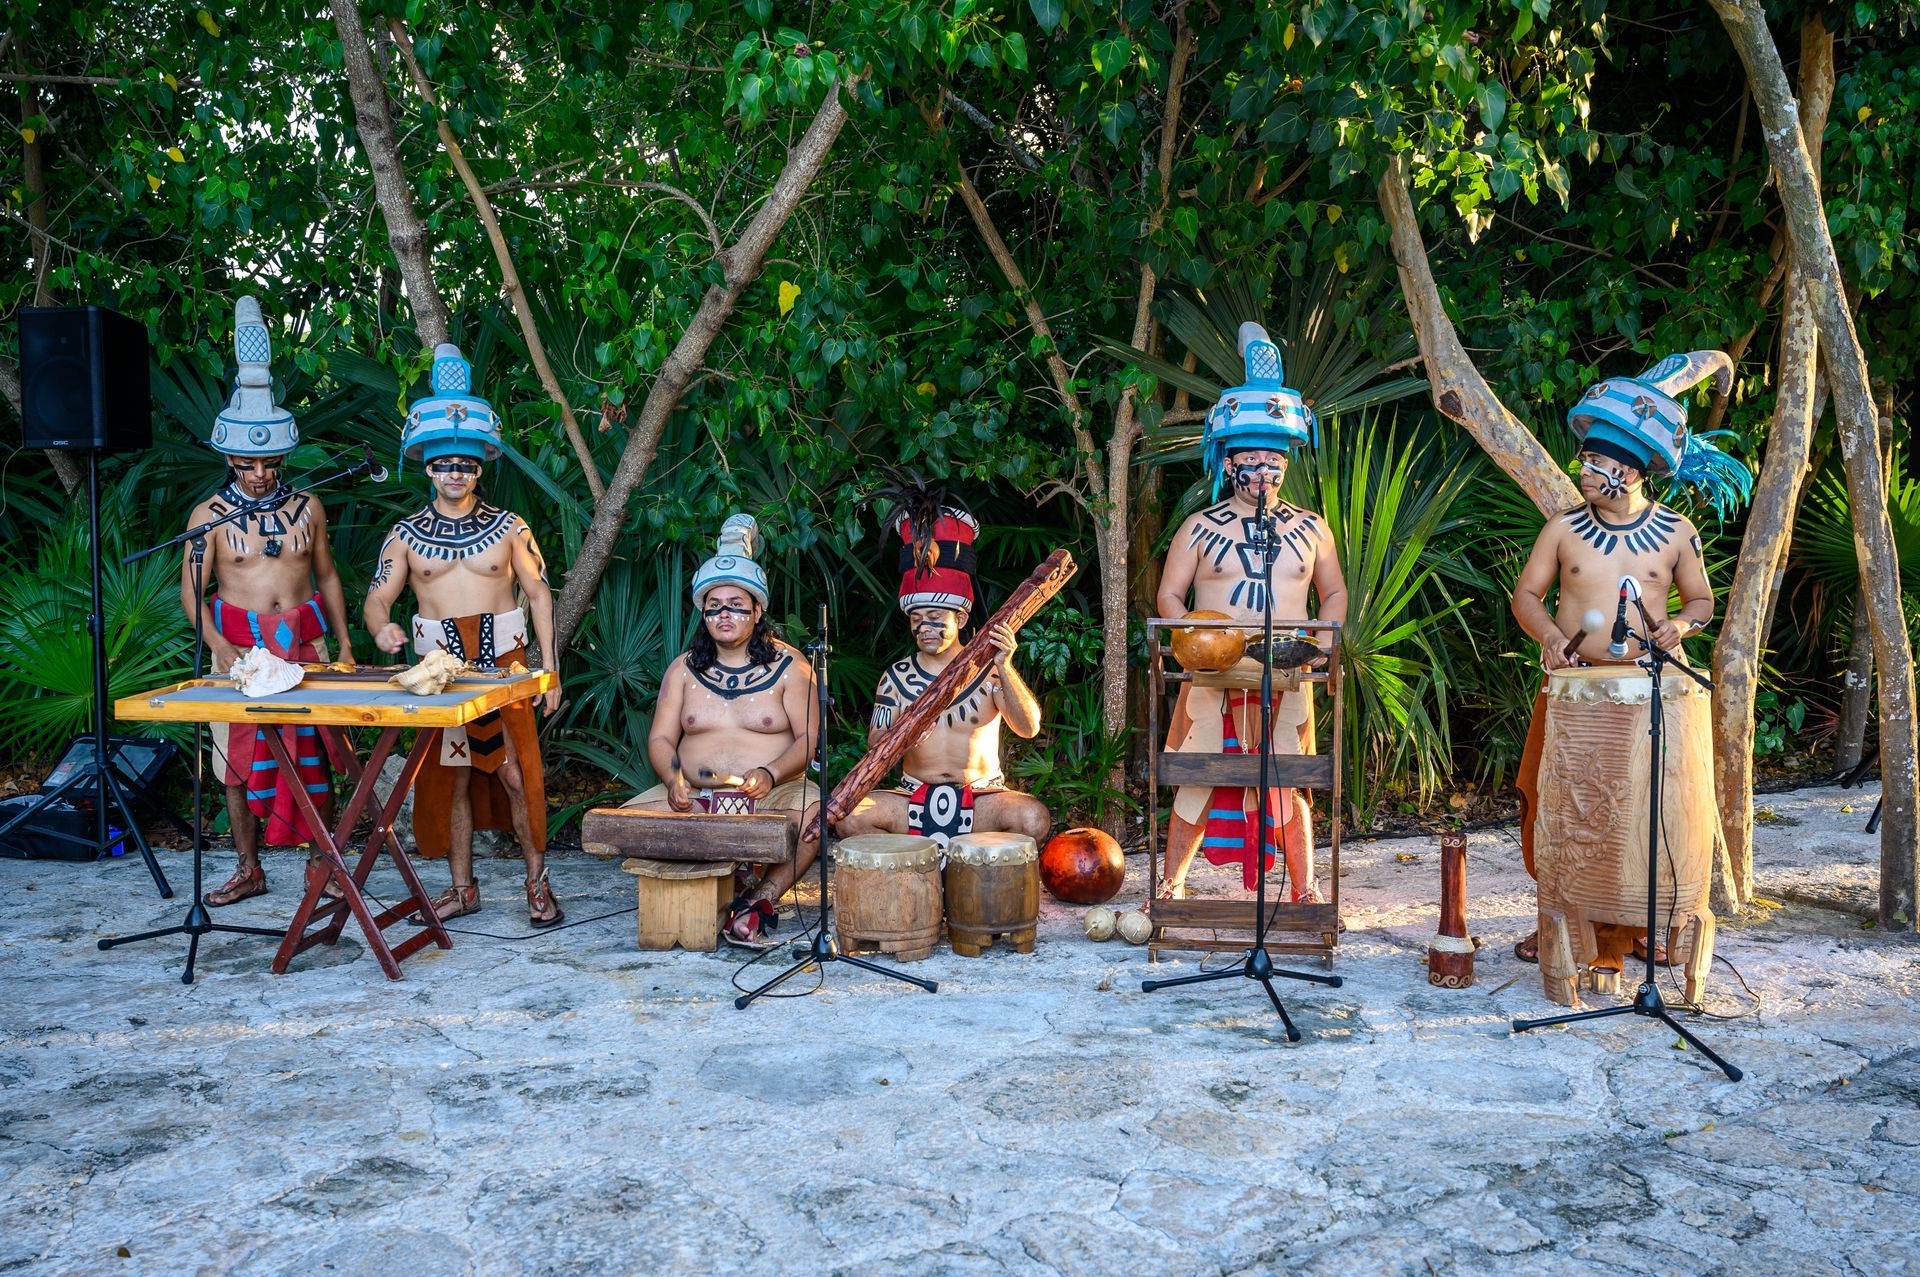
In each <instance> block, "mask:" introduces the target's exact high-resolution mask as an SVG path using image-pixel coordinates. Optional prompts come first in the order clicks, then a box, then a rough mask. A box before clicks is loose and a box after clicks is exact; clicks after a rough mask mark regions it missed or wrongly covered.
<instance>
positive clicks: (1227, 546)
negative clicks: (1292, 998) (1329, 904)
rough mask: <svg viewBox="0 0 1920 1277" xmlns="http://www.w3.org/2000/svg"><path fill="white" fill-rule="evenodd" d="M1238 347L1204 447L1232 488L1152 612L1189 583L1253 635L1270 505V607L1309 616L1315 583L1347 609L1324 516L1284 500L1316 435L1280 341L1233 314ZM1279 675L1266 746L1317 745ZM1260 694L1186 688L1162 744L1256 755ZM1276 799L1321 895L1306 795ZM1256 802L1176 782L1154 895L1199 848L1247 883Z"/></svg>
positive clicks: (1278, 614)
mask: <svg viewBox="0 0 1920 1277" xmlns="http://www.w3.org/2000/svg"><path fill="white" fill-rule="evenodd" d="M1240 348H1241V353H1242V355H1243V356H1244V357H1245V358H1246V361H1247V381H1246V384H1245V385H1243V386H1237V387H1234V388H1233V389H1231V390H1228V391H1227V392H1226V393H1225V394H1223V395H1222V396H1221V397H1220V401H1219V402H1218V403H1217V404H1215V405H1214V406H1213V408H1212V409H1211V410H1210V411H1209V412H1208V414H1207V425H1206V433H1205V436H1204V442H1203V444H1202V453H1203V456H1202V460H1203V463H1204V464H1205V466H1206V470H1207V473H1208V474H1209V475H1211V476H1212V477H1213V484H1214V488H1213V490H1214V496H1215V497H1216V498H1218V497H1219V495H1220V490H1221V485H1222V482H1223V481H1228V482H1230V483H1231V492H1230V495H1229V496H1228V498H1227V499H1226V500H1225V501H1218V500H1216V502H1215V504H1213V505H1211V506H1208V507H1207V508H1206V509H1204V510H1202V511H1200V512H1199V513H1198V514H1196V515H1194V516H1193V517H1192V518H1190V519H1188V520H1187V521H1186V522H1185V523H1183V524H1181V525H1180V530H1179V531H1178V532H1176V533H1175V534H1174V538H1173V545H1172V548H1171V549H1169V550H1168V552H1167V561H1166V565H1165V566H1164V567H1163V568H1162V569H1161V574H1160V587H1159V589H1158V590H1157V591H1156V593H1155V604H1156V606H1157V607H1158V609H1159V612H1160V615H1162V616H1168V617H1177V616H1181V615H1184V614H1185V612H1186V611H1187V593H1188V591H1189V590H1191V591H1192V593H1193V606H1194V608H1195V609H1205V610H1210V611H1216V612H1223V613H1225V614H1227V615H1228V616H1231V617H1233V618H1235V619H1237V620H1241V621H1245V622H1248V623H1249V627H1250V630H1251V632H1252V635H1253V636H1254V637H1257V635H1258V629H1257V627H1258V626H1259V624H1260V622H1261V620H1262V618H1263V608H1264V606H1265V603H1266V597H1265V596H1266V586H1265V584H1264V582H1263V576H1264V573H1263V570H1262V569H1263V568H1264V566H1265V564H1264V560H1263V556H1262V552H1261V550H1260V548H1259V547H1258V546H1257V545H1256V544H1255V529H1256V527H1257V525H1258V521H1259V516H1260V514H1261V513H1262V512H1263V511H1270V512H1271V513H1272V516H1273V527H1274V532H1275V536H1276V538H1277V540H1278V545H1279V548H1278V557H1276V558H1275V559H1274V563H1273V616H1274V617H1275V618H1276V619H1277V620H1288V619H1307V618H1309V617H1310V616H1312V615H1313V614H1312V613H1311V612H1310V611H1309V601H1310V595H1311V594H1317V595H1318V596H1319V602H1320V608H1319V613H1318V616H1319V619H1321V620H1329V621H1342V620H1345V619H1346V615H1347V585H1346V580H1345V578H1344V577H1343V576H1342V575H1341V573H1340V561H1339V557H1338V555H1337V553H1336V551H1335V547H1334V543H1333V538H1332V536H1331V535H1330V534H1329V533H1328V531H1327V525H1326V521H1325V520H1323V519H1322V518H1321V517H1320V516H1319V515H1318V514H1315V513H1314V512H1313V511H1311V510H1305V509H1302V508H1301V507H1299V506H1296V505H1293V504H1291V503H1289V502H1287V501H1283V500H1281V498H1280V485H1281V482H1282V480H1284V479H1285V478H1286V474H1287V461H1288V457H1289V454H1290V452H1291V450H1292V449H1294V448H1298V447H1302V446H1304V445H1306V444H1308V443H1310V442H1312V441H1314V440H1315V439H1316V437H1317V434H1318V431H1317V428H1316V424H1315V422H1314V418H1313V412H1312V410H1311V409H1310V408H1308V407H1307V405H1306V403H1305V401H1304V400H1302V399H1301V397H1300V394H1299V392H1298V391H1295V390H1291V389H1289V388H1288V387H1287V386H1286V385H1285V384H1284V376H1285V374H1284V369H1283V367H1282V365H1281V361H1280V351H1279V348H1278V347H1277V346H1275V345H1274V344H1273V342H1272V341H1271V340H1270V339H1269V338H1268V337H1267V334H1266V331H1265V330H1264V329H1262V328H1261V327H1260V326H1259V325H1258V324H1243V325H1241V329H1240ZM1277 636H1278V632H1277V631H1276V637H1277ZM1282 681H1283V680H1282V679H1281V678H1279V677H1278V676H1276V679H1275V691H1276V695H1275V698H1274V702H1275V703H1274V706H1273V748H1274V752H1275V753H1281V754H1310V753H1312V752H1313V749H1314V739H1313V705H1312V700H1311V696H1310V685H1307V684H1300V685H1299V686H1298V687H1297V689H1296V690H1292V691H1286V692H1281V691H1280V690H1279V689H1280V686H1281V683H1282ZM1259 702H1260V695H1259V693H1258V692H1257V691H1253V692H1237V691H1236V692H1227V691H1223V690H1222V689H1220V688H1208V687H1194V686H1192V685H1191V684H1189V685H1185V686H1182V687H1181V689H1180V697H1179V700H1178V701H1177V702H1175V704H1174V710H1173V722H1172V725H1171V727H1170V730H1169V731H1168V733H1167V748H1168V749H1170V750H1175V751H1181V752H1188V753H1197V754H1218V753H1221V752H1230V753H1231V752H1240V753H1252V752H1255V751H1257V750H1258V749H1259V747H1260V745H1259V735H1260V717H1261V715H1260V704H1259ZM1278 797H1279V801H1271V800H1270V803H1269V806H1268V810H1267V824H1268V829H1269V831H1270V832H1269V833H1268V837H1269V838H1271V839H1272V840H1273V842H1277V843H1278V844H1279V845H1280V847H1281V849H1282V851H1283V852H1284V854H1285V856H1286V861H1287V877H1288V879H1289V880H1290V887H1291V893H1292V897H1293V899H1295V900H1301V901H1314V900H1318V899H1319V898H1320V897H1319V893H1318V891H1317V890H1316V889H1315V887H1314V877H1313V830H1312V824H1311V816H1310V814H1309V810H1308V806H1307V800H1306V796H1305V795H1304V794H1302V793H1300V792H1298V791H1284V792H1283V794H1282V795H1280V796H1278ZM1257 806H1258V801H1257V798H1256V796H1255V793H1254V791H1253V790H1250V789H1224V788H1222V789H1210V788H1208V787H1206V786H1200V785H1185V786H1182V787H1180V788H1179V789H1178V790H1176V791H1175V794H1174V802H1173V816H1172V820H1171V822H1170V823H1169V826H1168V829H1167V859H1166V879H1165V881H1164V882H1163V883H1162V884H1161V893H1162V895H1163V896H1166V897H1169V898H1172V899H1179V898H1181V897H1183V896H1184V895H1185V893H1186V881H1187V872H1188V870H1189V869H1190V868H1191V867H1192V864H1193V858H1194V856H1195V855H1196V854H1197V853H1198V852H1200V851H1201V850H1203V849H1204V850H1205V851H1206V853H1207V859H1208V860H1209V861H1211V862H1213V863H1215V864H1233V863H1238V864H1240V865H1241V866H1242V878H1241V880H1242V882H1243V884H1245V885H1246V886H1248V887H1249V888H1251V887H1252V886H1253V885H1254V881H1255V880H1254V875H1255V874H1256V873H1257V872H1259V871H1260V870H1259V869H1258V868H1257V866H1258V865H1259V864H1260V862H1259V861H1258V860H1257V859H1256V857H1255V853H1254V850H1253V847H1254V845H1255V843H1256V840H1257V839H1259V836H1260V835H1259V830H1258V828H1257V826H1256V824H1255V816H1254V812H1255V810H1256V808H1257ZM1263 845H1269V846H1270V845H1272V843H1265V844H1263ZM1267 860H1268V861H1269V862H1270V861H1271V855H1269V856H1268V857H1267Z"/></svg>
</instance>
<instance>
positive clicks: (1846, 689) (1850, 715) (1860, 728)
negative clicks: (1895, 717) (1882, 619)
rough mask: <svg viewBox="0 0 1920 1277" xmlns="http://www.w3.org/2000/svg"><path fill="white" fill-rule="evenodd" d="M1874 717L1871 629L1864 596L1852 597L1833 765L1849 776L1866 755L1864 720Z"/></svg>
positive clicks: (1863, 593) (1856, 592) (1862, 593)
mask: <svg viewBox="0 0 1920 1277" xmlns="http://www.w3.org/2000/svg"><path fill="white" fill-rule="evenodd" d="M1872 716H1873V626H1872V625H1870V624H1868V623H1867V593H1866V591H1865V590H1861V589H1855V590H1854V594H1853V639H1852V641H1851V643H1849V644H1848V647H1847V675H1846V682H1845V683H1844V684H1843V685H1842V686H1841V689H1840V724H1839V730H1838V731H1836V732H1835V733H1834V735H1835V736H1836V737H1837V739H1836V740H1835V742H1834V750H1833V765H1834V768H1835V769H1836V770H1838V771H1843V772H1850V771H1852V770H1853V769H1854V768H1856V767H1858V766H1859V765H1860V760H1861V759H1862V758H1864V757H1866V753H1867V720H1868V719H1869V718H1871V717H1872Z"/></svg>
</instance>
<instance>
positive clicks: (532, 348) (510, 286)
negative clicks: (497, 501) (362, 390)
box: [387, 18, 607, 502]
mask: <svg viewBox="0 0 1920 1277" xmlns="http://www.w3.org/2000/svg"><path fill="white" fill-rule="evenodd" d="M387 29H388V30H389V31H391V32H392V33H393V43H394V45H395V47H396V48H398V49H399V50H400V55H401V57H402V58H404V59H405V60H406V64H407V71H408V73H409V74H411V75H412V77H413V85H414V88H415V89H417V90H419V93H420V97H421V99H422V100H423V101H425V102H426V104H427V105H428V106H430V107H432V108H433V111H434V128H435V130H436V131H437V132H438V133H439V134H440V145H441V146H442V147H444V148H445V149H446V152H447V158H448V159H450V160H452V161H453V168H454V171H455V172H456V173H458V174H459V175H460V181H461V184H462V185H464V186H465V187H466V188H467V196H468V198H469V199H471V200H472V201H473V210H474V212H475V213H477V214H479V216H480V224H481V225H482V226H483V227H485V228H486V232H487V242H488V243H489V244H491V245H492V246H493V256H494V260H496V261H497V262H499V263H500V283H501V286H502V287H503V288H505V290H506V293H507V298H508V300H509V301H511V302H512V303H513V314H514V318H516V319H518V320H519V321H520V336H521V339H522V340H524V341H525V342H526V343H527V357H528V358H529V359H531V360H532V361H533V370H534V372H535V373H536V374H538V375H539V377H540V384H541V386H543V387H544V388H545V389H546V392H547V398H549V399H551V400H553V402H554V404H555V405H557V406H558V407H559V409H560V425H561V428H562V429H563V430H565V431H566V435H567V442H568V443H571V444H572V445H573V455H574V456H575V457H577V458H579V460H580V471H581V473H582V474H584V475H586V477H587V491H589V492H591V493H592V494H593V499H594V500H595V501H596V502H597V501H599V500H600V498H601V497H604V496H605V495H606V494H607V485H606V484H604V483H602V482H600V469H599V467H598V466H596V465H594V462H593V449H591V448H589V447H588V446H587V438H586V436H585V435H583V434H581V433H580V423H579V422H578V421H576V420H574V416H573V405H571V404H569V403H568V402H567V395H566V392H565V391H564V390H562V389H561V388H560V379H559V378H558V377H556V376H554V375H553V365H552V364H551V363H549V362H547V347H546V343H544V342H542V341H541V340H540V329H539V327H538V326H537V325H536V324H535V323H534V322H533V307H532V306H531V305H530V304H529V303H528V301H527V290H526V289H525V288H523V287H522V286H521V284H520V272H519V271H518V270H517V269H515V267H514V264H513V253H512V252H511V251H510V250H509V249H508V248H507V237H506V235H505V233H503V232H502V231H501V229H500V219H499V218H497V217H495V216H494V215H493V201H492V200H489V199H488V198H487V193H486V191H485V189H484V188H482V187H481V185H480V179H479V178H477V177H475V176H474V175H473V168H472V166H471V165H469V164H468V163H467V156H466V152H464V151H462V150H461V149H460V140H459V139H458V138H456V137H455V136H454V135H453V126H452V125H451V124H449V123H447V115H446V112H444V111H442V110H441V109H440V102H439V100H438V99H437V98H435V97H434V94H433V84H432V82H431V81H429V80H428V79H427V76H426V73H425V72H424V71H422V70H421V69H420V61H419V59H418V58H416V57H414V56H413V41H412V39H410V38H409V37H408V35H407V28H406V24H405V23H403V22H401V21H400V19H398V18H389V19H387Z"/></svg>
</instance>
